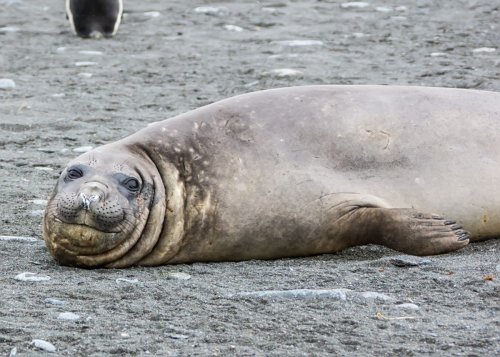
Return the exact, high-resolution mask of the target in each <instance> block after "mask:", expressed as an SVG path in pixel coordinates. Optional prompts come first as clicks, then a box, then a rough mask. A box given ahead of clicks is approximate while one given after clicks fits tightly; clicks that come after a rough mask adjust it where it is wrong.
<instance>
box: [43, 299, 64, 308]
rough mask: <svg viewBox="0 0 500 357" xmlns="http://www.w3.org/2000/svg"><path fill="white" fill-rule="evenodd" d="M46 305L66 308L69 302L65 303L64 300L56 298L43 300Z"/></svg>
mask: <svg viewBox="0 0 500 357" xmlns="http://www.w3.org/2000/svg"><path fill="white" fill-rule="evenodd" d="M43 301H44V302H45V303H46V304H50V305H56V306H64V305H67V304H68V302H67V301H64V300H59V299H55V298H46V299H45V300H43Z"/></svg>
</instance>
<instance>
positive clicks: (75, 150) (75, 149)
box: [73, 146, 93, 153]
mask: <svg viewBox="0 0 500 357" xmlns="http://www.w3.org/2000/svg"><path fill="white" fill-rule="evenodd" d="M92 149H93V147H92V146H80V147H77V148H74V149H73V152H79V153H84V152H87V151H90V150H92Z"/></svg>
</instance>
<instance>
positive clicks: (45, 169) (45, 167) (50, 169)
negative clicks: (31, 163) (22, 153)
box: [35, 166, 54, 171]
mask: <svg viewBox="0 0 500 357" xmlns="http://www.w3.org/2000/svg"><path fill="white" fill-rule="evenodd" d="M35 170H40V171H54V169H53V168H52V167H48V166H35Z"/></svg>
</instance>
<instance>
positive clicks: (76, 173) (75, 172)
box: [66, 168, 83, 180]
mask: <svg viewBox="0 0 500 357" xmlns="http://www.w3.org/2000/svg"><path fill="white" fill-rule="evenodd" d="M82 176H83V171H82V170H80V169H78V168H73V169H69V170H68V173H67V174H66V178H68V179H70V180H76V179H79V178H80V177H82Z"/></svg>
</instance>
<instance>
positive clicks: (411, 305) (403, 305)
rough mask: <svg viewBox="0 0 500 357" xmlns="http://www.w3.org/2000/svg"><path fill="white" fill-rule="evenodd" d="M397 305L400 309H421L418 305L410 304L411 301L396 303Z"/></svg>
mask: <svg viewBox="0 0 500 357" xmlns="http://www.w3.org/2000/svg"><path fill="white" fill-rule="evenodd" d="M395 306H396V307H397V308H398V309H403V310H420V308H419V307H418V305H415V304H410V303H406V304H399V305H395Z"/></svg>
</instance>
